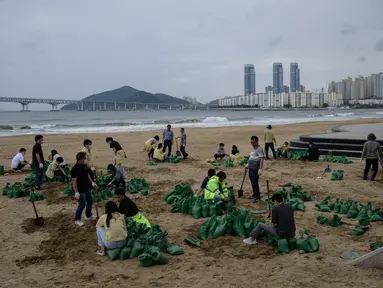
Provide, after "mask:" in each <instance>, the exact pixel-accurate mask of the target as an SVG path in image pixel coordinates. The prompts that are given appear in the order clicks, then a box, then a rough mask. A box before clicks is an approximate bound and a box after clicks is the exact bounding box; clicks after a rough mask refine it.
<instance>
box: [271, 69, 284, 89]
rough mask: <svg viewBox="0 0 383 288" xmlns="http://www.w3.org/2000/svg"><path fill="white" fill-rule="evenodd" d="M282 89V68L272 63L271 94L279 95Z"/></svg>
mask: <svg viewBox="0 0 383 288" xmlns="http://www.w3.org/2000/svg"><path fill="white" fill-rule="evenodd" d="M282 89H283V66H282V63H280V62H276V63H273V93H274V94H279V93H281V92H282Z"/></svg>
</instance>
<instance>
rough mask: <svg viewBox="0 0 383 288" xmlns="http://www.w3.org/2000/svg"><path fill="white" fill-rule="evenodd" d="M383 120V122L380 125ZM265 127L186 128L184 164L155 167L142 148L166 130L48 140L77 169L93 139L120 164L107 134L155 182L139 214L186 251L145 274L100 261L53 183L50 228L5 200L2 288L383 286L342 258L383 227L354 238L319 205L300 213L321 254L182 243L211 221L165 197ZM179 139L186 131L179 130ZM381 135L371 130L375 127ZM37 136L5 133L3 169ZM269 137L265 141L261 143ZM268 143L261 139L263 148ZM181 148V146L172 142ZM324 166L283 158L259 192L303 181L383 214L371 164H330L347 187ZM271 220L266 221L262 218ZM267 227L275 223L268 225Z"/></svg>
mask: <svg viewBox="0 0 383 288" xmlns="http://www.w3.org/2000/svg"><path fill="white" fill-rule="evenodd" d="M373 122H374V123H376V122H379V120H373V119H368V120H355V121H348V122H333V123H330V122H327V123H325V122H318V123H304V124H295V125H285V126H277V127H275V128H274V129H273V131H274V133H275V136H276V138H277V143H278V144H279V145H280V144H282V143H283V142H284V141H289V140H292V139H296V138H298V137H299V135H302V134H311V133H323V132H325V131H327V130H328V129H329V128H330V127H331V126H338V125H349V124H354V123H355V124H359V123H373ZM382 122H383V121H381V122H380V123H382ZM263 131H264V127H228V128H206V129H200V128H198V129H187V131H186V133H187V135H188V143H187V151H188V153H189V154H190V157H189V159H187V160H185V161H183V162H182V163H180V164H167V163H166V164H161V165H159V166H157V167H150V166H147V154H146V153H145V152H143V151H142V149H143V143H144V142H145V140H147V139H148V138H150V137H151V136H153V135H155V134H159V135H161V134H162V131H151V132H148V131H145V132H137V133H121V134H114V135H107V134H94V135H78V134H70V135H45V136H44V138H45V139H44V142H45V143H44V153H45V154H46V156H47V154H48V153H49V151H50V150H52V149H56V150H57V151H58V152H59V153H60V154H61V155H62V156H63V157H64V158H65V160H66V161H67V162H68V163H69V164H74V162H75V154H76V153H77V151H79V150H80V149H81V148H82V141H83V139H85V138H89V139H92V140H93V154H94V158H95V159H94V160H95V165H96V167H97V168H98V169H99V170H102V169H105V168H106V166H107V164H108V163H111V162H112V161H113V152H112V150H111V149H110V148H109V147H108V146H107V145H106V143H105V137H106V136H113V137H114V138H115V139H116V140H117V141H119V142H120V144H121V145H122V146H123V148H124V149H125V151H126V153H127V156H128V158H127V159H126V160H125V167H126V169H127V171H128V172H127V173H128V178H129V179H131V178H133V177H143V178H145V179H146V180H147V181H148V182H149V185H150V188H149V196H147V197H143V196H139V195H133V196H132V198H133V199H134V200H135V201H136V203H137V204H138V206H139V208H140V209H141V210H142V211H143V212H144V213H145V215H146V216H147V218H148V219H149V220H150V221H151V222H152V223H158V224H160V225H161V227H162V228H164V229H166V230H167V231H168V233H169V236H168V239H169V241H171V242H174V243H177V244H181V245H182V246H183V248H184V250H185V254H184V255H181V256H175V257H171V256H169V260H170V261H169V265H165V266H154V267H151V268H141V267H139V266H138V260H137V259H132V260H127V261H124V262H120V261H115V262H110V261H109V260H108V259H107V258H103V257H100V256H97V255H96V254H95V251H96V249H97V245H96V237H95V236H96V235H95V229H94V226H93V225H92V224H91V223H88V224H86V226H84V227H82V228H79V227H75V226H74V225H73V222H72V220H73V216H74V211H75V209H76V201H75V200H73V199H71V198H68V197H64V194H63V186H62V184H50V185H49V186H48V187H47V188H46V189H45V191H44V195H45V196H46V200H44V201H41V202H37V203H36V204H37V209H38V211H39V213H40V214H41V215H42V216H44V218H45V220H46V222H45V225H44V227H42V228H36V227H34V226H33V225H32V224H31V220H30V218H33V217H34V212H33V209H32V205H31V203H30V202H29V201H28V199H27V198H19V199H8V198H7V197H5V196H0V199H1V201H0V217H1V219H2V221H1V224H0V243H1V246H0V258H1V259H2V261H1V263H0V269H1V272H2V273H1V274H0V283H1V285H0V286H1V287H36V286H38V287H117V286H120V287H128V286H129V287H150V286H154V287H207V286H210V287H220V288H223V287H248V286H255V287H258V286H263V287H281V286H282V285H283V286H284V287H363V286H368V287H381V285H382V283H383V273H382V271H381V270H374V269H369V270H363V269H357V268H354V267H349V266H346V265H345V264H344V263H345V260H343V259H341V258H340V255H342V254H343V252H345V251H347V250H350V251H357V252H360V253H361V254H363V253H366V245H368V244H369V243H370V242H374V241H383V223H382V222H377V223H372V227H371V228H370V229H369V230H368V231H367V232H366V233H365V234H364V235H363V236H360V237H357V238H352V237H351V236H349V235H347V234H348V232H349V230H350V227H349V226H346V225H342V226H341V227H337V228H333V227H329V226H323V225H318V224H317V223H316V221H315V219H316V216H317V215H318V212H317V211H316V209H314V208H313V206H314V204H315V203H314V202H308V203H306V206H307V209H306V211H305V212H296V213H295V217H296V223H297V229H298V231H299V230H302V229H304V228H307V229H310V230H311V231H312V232H313V233H314V234H315V235H317V237H318V239H319V241H320V244H321V247H320V251H319V252H318V253H313V254H299V253H298V252H297V251H294V252H293V253H291V254H288V255H280V254H278V253H277V252H276V251H275V250H274V249H273V248H272V247H270V246H268V245H267V244H266V243H260V244H259V245H255V246H252V247H248V246H244V245H243V244H242V240H241V239H240V238H236V237H222V238H218V239H214V240H208V241H204V242H203V243H202V246H201V248H192V247H189V246H186V245H184V244H183V239H184V238H186V237H189V236H192V237H196V231H197V227H198V225H199V224H200V223H201V222H202V221H203V219H199V220H194V219H193V218H192V217H191V216H189V215H183V214H172V213H170V209H171V206H170V205H166V204H165V203H164V202H163V200H162V198H163V195H164V194H165V193H167V192H169V191H171V190H172V189H173V188H174V186H175V185H177V184H179V183H187V184H190V185H192V187H193V188H194V189H197V188H198V187H199V185H200V182H201V181H202V180H203V178H204V177H205V174H206V173H207V170H208V169H209V168H211V165H210V164H208V163H207V162H206V159H211V158H212V155H213V154H214V152H215V150H216V148H217V145H218V143H219V142H224V143H225V144H226V149H227V152H229V151H230V150H231V146H232V145H234V144H235V145H237V146H238V148H239V150H240V151H241V153H242V154H243V155H246V154H248V153H249V152H250V149H251V147H250V144H249V142H250V136H252V135H258V136H259V137H260V139H261V140H263ZM175 132H176V135H178V131H177V130H176V131H175ZM371 132H373V131H371ZM33 138H34V137H33V136H15V137H2V138H1V146H0V156H1V157H0V164H1V165H4V166H5V168H6V169H9V166H10V161H11V159H12V157H13V156H14V154H15V153H16V152H17V151H18V150H19V148H21V147H25V148H27V149H28V151H27V158H28V159H31V155H30V153H31V149H32V145H33ZM262 142H263V141H261V143H262ZM262 145H263V143H262ZM173 148H174V150H176V149H175V146H173ZM325 167H326V164H325V163H320V162H319V163H303V162H297V161H288V160H278V161H268V162H266V163H265V169H264V173H263V175H262V177H261V179H260V184H261V192H262V193H263V195H265V192H266V180H269V181H270V185H271V189H272V191H274V190H275V189H276V188H278V187H279V186H280V185H283V184H285V183H288V182H291V183H293V184H294V185H301V186H302V187H303V189H304V190H305V191H308V192H310V193H311V194H312V195H317V196H318V197H319V199H321V198H324V197H325V196H327V195H331V196H333V197H337V196H339V197H341V198H344V199H348V198H349V199H352V200H355V201H360V202H361V203H367V202H368V201H372V202H373V204H374V206H377V207H382V208H383V198H382V190H383V189H382V188H383V176H382V175H383V174H381V173H379V174H378V176H377V179H376V180H377V181H375V183H372V182H369V181H368V182H366V181H363V180H362V170H363V164H360V163H359V161H358V160H356V161H354V163H353V164H350V165H342V164H331V168H332V169H342V170H345V179H344V180H343V181H337V182H333V181H330V175H324V173H323V169H324V168H325ZM222 169H223V170H224V171H225V172H226V173H227V175H228V179H227V181H228V184H229V185H234V187H235V189H238V187H239V185H240V182H241V180H242V177H243V167H238V166H236V167H233V168H222ZM25 176H26V174H25V173H23V174H13V173H12V174H10V175H8V176H0V187H3V186H4V185H5V184H6V183H7V182H11V183H13V182H16V181H21V180H23V178H24V177H25ZM244 191H245V197H244V198H242V199H239V200H238V206H241V207H247V208H252V209H256V208H262V207H257V206H255V205H254V204H252V203H251V191H250V183H249V181H248V180H246V182H245V185H244ZM259 217H266V215H263V216H259ZM267 221H269V220H267Z"/></svg>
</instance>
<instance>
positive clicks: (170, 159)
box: [167, 155, 180, 164]
mask: <svg viewBox="0 0 383 288" xmlns="http://www.w3.org/2000/svg"><path fill="white" fill-rule="evenodd" d="M167 161H168V162H169V163H174V164H175V163H180V159H179V158H178V157H177V155H170V156H169V157H168V159H167Z"/></svg>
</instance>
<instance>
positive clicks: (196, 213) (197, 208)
mask: <svg viewBox="0 0 383 288" xmlns="http://www.w3.org/2000/svg"><path fill="white" fill-rule="evenodd" d="M192 216H193V218H194V219H199V218H201V203H200V202H199V201H195V202H194V204H193V207H192Z"/></svg>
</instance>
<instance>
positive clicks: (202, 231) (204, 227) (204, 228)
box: [197, 216, 216, 240]
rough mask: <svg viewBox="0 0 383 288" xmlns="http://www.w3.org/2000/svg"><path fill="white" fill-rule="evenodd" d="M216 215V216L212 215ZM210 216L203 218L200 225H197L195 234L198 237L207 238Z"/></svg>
mask: <svg viewBox="0 0 383 288" xmlns="http://www.w3.org/2000/svg"><path fill="white" fill-rule="evenodd" d="M213 217H216V216H213ZM211 219H212V218H210V219H208V220H205V221H204V222H203V223H202V224H201V225H199V227H198V231H197V235H198V238H199V239H201V240H207V239H208V237H209V228H210V221H211Z"/></svg>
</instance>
